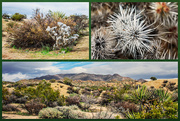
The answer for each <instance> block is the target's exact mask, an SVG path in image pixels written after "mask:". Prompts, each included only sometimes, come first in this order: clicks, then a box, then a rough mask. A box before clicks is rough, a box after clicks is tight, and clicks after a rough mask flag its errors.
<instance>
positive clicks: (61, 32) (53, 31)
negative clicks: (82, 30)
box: [46, 22, 79, 50]
mask: <svg viewBox="0 0 180 121" xmlns="http://www.w3.org/2000/svg"><path fill="white" fill-rule="evenodd" d="M57 24H58V25H57V26H55V27H52V28H50V27H49V26H48V27H47V29H46V31H47V32H48V33H49V35H50V36H51V37H52V38H53V39H54V40H55V44H54V45H53V50H54V49H61V48H62V47H67V46H70V45H72V44H73V42H74V41H75V40H77V39H78V37H79V35H78V34H74V35H73V36H71V29H70V27H69V26H67V25H66V24H63V23H61V22H58V23H57Z"/></svg>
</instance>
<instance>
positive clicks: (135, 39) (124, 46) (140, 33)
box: [108, 5, 155, 58]
mask: <svg viewBox="0 0 180 121" xmlns="http://www.w3.org/2000/svg"><path fill="white" fill-rule="evenodd" d="M142 12H143V10H142V11H140V12H138V13H137V11H136V7H132V8H126V9H123V8H122V6H121V5H120V6H119V14H116V13H115V14H114V15H113V16H111V17H110V18H109V21H108V22H109V23H111V26H110V27H111V28H112V30H113V31H114V33H115V35H116V36H117V40H118V43H117V45H116V48H115V49H121V50H122V53H126V54H128V55H132V56H133V57H134V58H139V57H137V54H139V55H140V58H142V57H143V56H144V53H145V51H147V52H151V51H152V37H153V36H155V35H152V34H151V32H153V29H150V26H151V25H147V24H146V22H145V20H142V19H143V17H142V15H141V13H142Z"/></svg>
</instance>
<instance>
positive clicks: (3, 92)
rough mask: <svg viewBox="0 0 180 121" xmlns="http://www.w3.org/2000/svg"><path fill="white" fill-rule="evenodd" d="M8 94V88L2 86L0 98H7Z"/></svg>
mask: <svg viewBox="0 0 180 121" xmlns="http://www.w3.org/2000/svg"><path fill="white" fill-rule="evenodd" d="M8 95H10V93H9V91H8V89H6V88H5V87H4V86H2V99H3V100H8V98H7V96H8Z"/></svg>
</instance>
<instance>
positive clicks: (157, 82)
mask: <svg viewBox="0 0 180 121" xmlns="http://www.w3.org/2000/svg"><path fill="white" fill-rule="evenodd" d="M164 80H168V83H169V82H171V83H176V84H175V86H176V85H178V79H158V80H155V81H148V82H145V83H143V84H141V85H145V86H147V87H148V88H150V87H151V86H154V88H156V89H159V87H160V86H162V84H163V81H164ZM137 84H140V83H137ZM164 89H165V90H167V88H164Z"/></svg>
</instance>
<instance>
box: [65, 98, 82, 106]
mask: <svg viewBox="0 0 180 121" xmlns="http://www.w3.org/2000/svg"><path fill="white" fill-rule="evenodd" d="M66 102H67V104H68V105H79V103H80V98H79V97H78V96H72V97H68V98H67V99H66Z"/></svg>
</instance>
